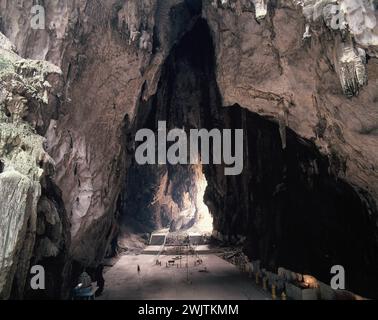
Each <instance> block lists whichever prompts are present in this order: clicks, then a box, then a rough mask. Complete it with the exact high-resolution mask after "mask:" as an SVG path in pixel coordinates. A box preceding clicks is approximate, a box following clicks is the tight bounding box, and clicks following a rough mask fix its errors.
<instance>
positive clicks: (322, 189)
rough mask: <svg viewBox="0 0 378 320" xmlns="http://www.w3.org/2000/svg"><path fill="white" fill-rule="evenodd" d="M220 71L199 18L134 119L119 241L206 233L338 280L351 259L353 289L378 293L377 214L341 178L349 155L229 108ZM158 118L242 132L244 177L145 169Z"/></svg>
mask: <svg viewBox="0 0 378 320" xmlns="http://www.w3.org/2000/svg"><path fill="white" fill-rule="evenodd" d="M215 70H216V62H215V53H214V47H213V42H212V37H211V31H210V29H209V27H208V25H207V22H206V21H205V20H203V19H198V21H197V23H195V24H194V26H193V28H192V29H191V30H190V31H188V32H187V33H186V34H185V35H184V36H183V37H182V39H181V40H180V41H179V43H178V44H176V45H175V47H174V48H173V49H172V50H171V53H170V55H169V57H168V58H167V60H166V62H165V64H164V67H163V70H162V73H161V78H160V82H159V85H158V89H157V92H156V94H155V95H154V96H153V97H151V98H150V99H149V100H147V101H143V100H142V99H141V101H140V103H139V106H138V108H137V114H136V115H135V118H134V119H133V120H132V121H127V123H128V125H127V127H126V128H125V144H126V150H127V151H128V154H129V157H128V161H129V163H128V171H127V177H126V179H125V183H124V187H123V191H122V192H121V195H120V198H119V201H118V212H119V214H120V218H119V220H120V230H121V231H120V235H119V238H118V244H121V246H125V247H129V248H130V247H133V245H134V244H133V243H132V242H133V241H132V240H130V239H132V236H131V235H133V234H142V233H151V232H153V231H156V230H159V229H164V228H166V229H169V230H170V232H177V231H180V230H186V231H187V230H191V228H192V230H195V231H199V230H205V231H204V232H205V233H208V234H210V233H211V234H212V236H213V239H215V240H216V241H219V242H221V243H227V244H231V245H234V246H241V247H242V248H243V250H244V252H245V253H246V255H247V256H248V257H249V258H250V260H255V261H256V260H258V261H260V262H261V265H262V266H263V267H264V268H266V269H267V270H271V271H273V272H277V269H278V268H279V267H284V268H288V269H290V270H293V271H295V272H298V273H300V274H310V275H314V276H316V277H317V278H318V279H320V280H321V281H324V282H326V283H329V281H330V278H331V277H332V274H331V273H330V270H331V268H332V266H334V265H342V266H343V267H344V268H345V270H346V271H347V272H348V278H347V279H348V280H347V288H348V289H351V290H354V291H355V292H357V293H360V294H365V295H367V296H375V295H377V291H376V288H374V285H373V283H374V282H376V281H377V280H378V271H377V270H376V265H377V264H378V258H377V257H378V254H377V253H378V247H377V241H376V239H377V236H378V235H377V232H376V229H375V228H374V222H373V221H374V217H376V216H377V212H375V209H374V208H375V207H374V205H373V202H372V200H371V198H370V196H369V195H368V193H367V192H365V191H364V190H357V189H356V188H354V187H353V186H350V185H349V184H347V183H346V182H344V181H343V180H342V179H340V178H338V172H340V171H342V170H343V163H342V161H341V160H340V159H329V158H328V157H325V156H323V155H322V154H321V153H320V152H319V151H318V149H317V147H316V145H315V144H314V142H313V141H308V140H305V139H303V138H301V137H299V136H298V135H297V134H296V133H295V132H294V131H292V130H290V129H287V130H286V131H287V133H286V141H285V145H286V148H283V141H282V135H280V126H279V124H278V123H277V122H276V121H275V120H273V119H267V118H264V117H261V116H259V115H257V114H254V113H252V112H250V111H248V110H247V109H245V108H242V106H239V105H233V106H228V107H223V106H222V99H221V95H220V92H219V89H218V86H217V80H216V76H215V74H216V73H215ZM142 96H143V94H142ZM159 121H166V123H167V127H168V130H171V129H174V128H182V129H184V130H185V131H186V132H189V131H190V129H198V128H206V129H209V130H211V129H212V128H220V129H226V128H228V129H239V128H242V129H243V130H244V142H243V145H244V155H243V157H244V170H243V172H242V174H240V175H238V176H225V175H224V173H223V172H224V171H223V165H203V166H202V165H197V166H195V165H170V164H167V165H159V164H156V165H144V166H140V165H138V164H137V163H136V162H135V159H133V156H134V152H135V148H136V145H135V142H134V137H135V134H136V132H137V130H139V129H140V128H148V129H151V130H152V131H154V132H156V131H157V129H158V122H159ZM361 270H363V271H362V272H361Z"/></svg>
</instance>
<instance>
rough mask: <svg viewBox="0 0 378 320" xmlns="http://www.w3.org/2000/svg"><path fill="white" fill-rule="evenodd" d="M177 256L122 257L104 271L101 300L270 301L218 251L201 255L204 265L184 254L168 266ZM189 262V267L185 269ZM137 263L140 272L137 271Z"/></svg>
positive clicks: (263, 292) (265, 294)
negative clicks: (218, 253) (216, 253)
mask: <svg viewBox="0 0 378 320" xmlns="http://www.w3.org/2000/svg"><path fill="white" fill-rule="evenodd" d="M173 258H175V256H160V257H159V260H160V261H161V266H160V265H156V263H155V261H156V256H154V255H145V254H141V255H137V256H122V257H121V259H120V260H119V261H118V262H117V263H116V265H115V266H114V267H112V268H111V269H109V271H108V272H107V273H106V274H105V281H106V282H105V291H104V294H103V296H102V297H101V298H100V299H102V300H139V299H141V300H155V299H156V300H226V299H227V300H268V299H270V296H269V295H268V293H267V292H265V291H263V290H262V289H261V288H259V287H257V286H256V285H255V284H254V282H253V280H252V279H250V278H248V276H247V275H246V274H242V273H241V272H240V271H239V270H238V269H237V268H236V267H235V266H234V265H232V264H230V263H228V262H226V261H224V260H223V259H221V258H219V257H218V256H216V255H215V254H207V255H201V259H202V260H203V264H201V265H196V266H194V264H195V262H196V260H197V259H198V258H196V257H195V256H188V257H187V256H185V255H184V256H183V257H182V260H181V263H180V261H179V260H177V261H176V262H175V263H176V265H175V266H170V267H167V266H166V264H167V263H168V261H170V260H173ZM186 263H188V266H189V268H186ZM138 265H139V266H140V273H138Z"/></svg>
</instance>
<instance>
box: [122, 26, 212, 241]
mask: <svg viewBox="0 0 378 320" xmlns="http://www.w3.org/2000/svg"><path fill="white" fill-rule="evenodd" d="M212 55H213V52H212V46H211V38H210V33H209V29H208V27H207V24H206V22H205V21H203V20H200V21H199V22H198V23H197V24H196V25H195V26H194V27H193V29H192V30H191V31H190V32H189V33H188V34H187V35H186V36H185V37H184V38H183V39H182V41H181V42H180V44H179V45H177V46H176V47H175V49H173V52H172V53H171V55H170V57H169V58H168V59H167V62H166V63H165V66H164V68H163V72H162V76H161V80H160V83H159V86H158V90H157V93H156V95H155V96H154V97H152V98H151V99H150V100H149V101H147V102H143V101H141V102H140V105H139V107H138V110H137V115H136V117H135V119H134V120H133V123H132V124H131V125H130V126H129V128H128V129H127V130H126V131H127V133H126V137H128V138H127V140H128V141H127V149H128V150H132V151H131V152H130V154H131V155H132V157H133V159H131V163H130V165H129V169H128V172H127V178H126V182H125V188H124V191H123V192H122V194H121V198H120V200H119V207H120V212H121V220H122V223H121V225H122V226H123V228H124V229H126V230H125V231H126V232H128V231H131V230H130V229H132V231H134V232H138V233H143V232H146V233H147V232H148V233H149V232H152V231H154V230H158V229H162V228H170V230H171V232H175V231H190V232H194V233H201V234H206V235H209V236H210V235H211V233H212V229H213V219H212V216H211V214H210V212H209V210H208V208H207V206H206V205H205V203H204V194H205V190H206V187H207V181H206V177H205V174H204V172H203V166H202V165H201V164H188V165H171V164H164V165H159V164H155V165H142V166H141V165H138V164H137V163H136V161H135V159H134V153H135V148H136V146H135V144H134V140H135V134H136V132H137V130H139V129H141V128H143V129H151V130H152V131H153V132H155V133H157V131H158V121H165V122H166V125H167V131H169V130H172V129H176V128H180V129H184V130H185V131H186V132H189V130H190V129H195V128H203V127H204V126H205V120H206V119H207V118H208V117H209V115H210V111H209V110H207V109H208V108H209V105H210V103H211V100H212V99H213V97H215V95H216V94H217V92H216V90H215V88H216V85H215V83H214V82H211V81H209V79H213V76H212V74H213V69H212V68H213V61H212ZM214 107H215V105H214ZM156 147H157V146H156Z"/></svg>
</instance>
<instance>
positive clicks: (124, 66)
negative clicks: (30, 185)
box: [0, 0, 378, 265]
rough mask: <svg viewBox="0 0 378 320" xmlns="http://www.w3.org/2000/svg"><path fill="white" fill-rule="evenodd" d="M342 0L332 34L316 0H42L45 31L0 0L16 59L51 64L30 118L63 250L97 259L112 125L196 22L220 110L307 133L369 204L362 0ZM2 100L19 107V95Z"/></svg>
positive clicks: (376, 119) (109, 192) (112, 154)
mask: <svg viewBox="0 0 378 320" xmlns="http://www.w3.org/2000/svg"><path fill="white" fill-rule="evenodd" d="M350 3H351V2H350V1H347V0H344V1H342V12H343V13H344V15H345V17H346V22H347V24H345V28H344V29H342V30H334V29H332V28H330V26H329V23H328V22H329V18H330V17H331V16H329V12H330V11H327V10H326V11H321V12H322V14H320V15H319V16H317V18H315V19H314V18H313V13H314V7H315V6H316V7H319V8H323V7H326V6H327V5H329V1H291V0H290V1H289V0H287V1H286V0H282V1H268V0H266V1H263V0H261V1H260V0H254V1H252V0H203V1H199V0H169V1H168V0H143V1H142V0H128V1H121V0H109V1H99V0H91V1H89V0H68V1H67V0H56V1H46V3H45V11H46V26H47V27H46V29H45V30H32V29H31V28H30V25H29V21H30V17H31V13H30V8H31V5H32V1H28V0H23V1H17V2H15V1H11V0H0V17H1V19H0V29H1V31H3V32H4V34H5V35H6V36H7V37H8V38H9V39H10V40H11V41H12V42H13V43H14V44H15V46H16V48H17V50H18V52H19V53H20V54H21V56H23V57H25V58H33V59H46V60H48V61H51V62H53V63H54V64H56V65H58V66H60V67H61V68H62V71H63V78H64V81H63V82H64V83H63V84H62V85H63V88H64V90H62V94H57V95H55V96H54V97H52V98H53V100H54V105H55V108H54V109H52V110H51V113H50V114H48V115H45V114H42V117H44V121H41V119H42V118H41V117H40V116H36V117H32V118H33V121H35V123H36V124H37V128H38V129H39V131H40V132H41V133H43V134H44V135H45V136H46V138H47V143H46V150H47V152H48V154H49V155H50V156H51V157H52V158H53V159H54V161H55V163H56V178H55V183H56V185H57V186H58V187H59V188H60V189H61V190H62V198H63V203H64V207H65V211H66V214H67V217H68V219H69V221H70V223H71V235H72V245H71V254H72V256H73V258H74V259H76V260H78V261H80V263H82V264H84V265H96V264H97V263H98V262H99V261H101V260H102V258H103V256H104V253H105V251H106V247H107V246H108V243H109V242H110V240H111V238H112V236H113V235H112V233H113V230H114V228H113V227H114V223H115V220H116V216H115V212H116V200H117V198H118V195H119V193H120V191H121V188H122V184H123V181H125V175H126V173H127V172H126V168H127V166H128V164H127V161H129V160H128V159H130V157H132V154H129V153H128V150H127V149H126V148H125V146H124V144H123V141H124V138H125V137H124V128H125V126H127V125H128V124H130V123H131V122H133V121H134V119H135V115H136V111H137V108H138V106H140V101H147V100H148V99H149V98H151V96H153V95H154V94H155V93H156V91H157V88H158V83H159V79H160V78H161V69H162V66H163V64H164V62H165V60H166V58H167V56H168V55H169V53H170V51H171V50H172V48H173V46H174V45H175V44H176V43H178V41H179V40H180V39H181V38H182V36H183V35H184V34H185V33H186V32H187V31H188V30H190V29H191V27H192V26H193V24H194V22H195V21H196V19H198V18H199V17H201V16H202V17H203V18H204V19H205V20H206V21H207V23H208V25H209V27H210V30H211V36H212V40H213V42H214V46H215V59H216V68H215V74H216V81H217V86H218V87H219V91H220V96H221V100H222V101H221V104H222V105H223V106H231V105H234V104H238V105H240V106H241V107H243V108H245V109H247V110H249V111H251V112H254V113H256V114H259V115H261V116H264V117H269V118H270V119H272V120H273V121H276V122H278V123H279V130H280V135H279V136H280V139H281V145H282V147H283V148H285V147H286V146H287V143H286V127H289V128H290V129H292V130H293V132H295V133H296V134H297V135H298V136H300V137H302V138H305V139H307V140H310V141H312V142H313V143H314V144H315V145H316V147H317V148H318V149H319V151H320V152H321V154H322V155H324V156H326V157H327V158H329V159H330V161H331V162H332V164H333V165H332V166H331V168H332V170H334V174H335V175H336V176H337V177H339V178H342V179H344V180H345V181H346V182H347V183H348V184H350V185H352V186H353V187H356V189H363V190H365V191H366V192H367V193H369V194H371V195H372V197H373V199H374V200H375V201H377V199H378V176H377V170H376V168H377V153H378V141H377V130H378V129H377V128H378V109H377V99H378V96H377V95H378V91H377V86H378V61H377V58H376V45H377V44H376V28H377V27H376V25H374V23H373V22H374V18H373V17H376V13H377V11H376V2H372V1H361V2H358V3H359V4H360V6H359V8H354V7H350ZM317 12H319V11H317ZM347 25H349V27H348V28H347V27H346V26H347ZM304 35H305V36H304ZM7 45H8V46H10V44H9V43H8V44H7ZM193 45H195V43H193ZM8 82H9V81H8ZM13 101H14V102H13V106H12V108H13V109H14V110H19V109H20V108H21V111H17V112H16V114H22V100H21V102H20V103H19V102H17V101H19V100H18V99H14V100H13ZM16 117H17V116H16ZM50 119H52V121H50ZM31 120H32V119H31ZM17 130H19V129H17ZM8 162H9V161H8ZM17 162H18V160H17ZM1 166H3V165H1ZM5 166H7V164H5ZM37 176H38V172H37V173H36V177H37ZM35 191H38V190H35ZM36 194H38V192H37V193H36ZM19 227H20V226H18V225H17V228H19ZM21 228H22V227H21ZM219 231H222V230H219ZM48 247H49V248H50V249H51V248H52V246H48ZM47 251H48V252H52V251H54V250H47Z"/></svg>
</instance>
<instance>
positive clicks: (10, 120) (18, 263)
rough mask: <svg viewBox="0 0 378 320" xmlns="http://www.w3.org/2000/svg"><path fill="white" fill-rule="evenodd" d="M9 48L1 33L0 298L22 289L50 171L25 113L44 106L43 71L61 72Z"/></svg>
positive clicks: (51, 166)
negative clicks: (26, 58) (22, 56)
mask: <svg viewBox="0 0 378 320" xmlns="http://www.w3.org/2000/svg"><path fill="white" fill-rule="evenodd" d="M13 49H14V47H13V46H12V45H11V44H10V42H9V41H8V40H7V39H6V38H5V36H4V35H3V34H1V33H0V162H1V168H0V169H1V170H0V204H1V205H0V230H1V232H0V252H1V253H0V274H1V276H0V298H8V297H9V296H10V294H11V292H12V291H13V292H16V293H15V294H16V295H17V296H19V297H21V296H22V295H23V292H24V289H25V282H26V278H27V276H28V272H29V265H30V260H31V257H32V255H33V249H34V244H35V238H36V232H37V227H38V223H37V208H38V202H39V200H40V197H41V195H42V185H41V183H42V180H43V179H49V178H50V177H52V176H53V174H54V161H53V160H52V159H51V157H50V156H49V155H48V154H47V153H46V151H45V149H44V141H45V139H44V138H43V137H42V136H41V135H39V134H38V133H37V132H36V130H35V127H36V123H33V121H32V120H31V121H28V119H29V120H30V119H37V118H38V113H39V112H42V111H41V109H43V108H47V105H48V91H49V89H50V86H51V85H50V83H49V82H48V77H49V75H51V74H52V75H53V74H56V75H59V74H60V73H61V71H60V69H59V68H57V67H55V66H54V65H52V64H50V63H48V62H43V61H33V60H24V59H22V58H20V57H19V56H18V55H17V54H16V53H15V52H14V51H13ZM32 114H34V116H32ZM29 116H30V118H29ZM57 250H59V249H57Z"/></svg>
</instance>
